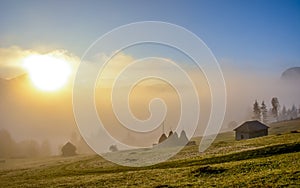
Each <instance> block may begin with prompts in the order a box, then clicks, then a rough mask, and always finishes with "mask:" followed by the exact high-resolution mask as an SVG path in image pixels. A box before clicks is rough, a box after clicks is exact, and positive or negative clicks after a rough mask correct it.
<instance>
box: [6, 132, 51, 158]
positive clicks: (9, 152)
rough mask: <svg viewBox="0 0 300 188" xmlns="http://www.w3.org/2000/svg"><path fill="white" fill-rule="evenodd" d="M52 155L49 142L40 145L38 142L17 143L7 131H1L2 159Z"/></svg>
mask: <svg viewBox="0 0 300 188" xmlns="http://www.w3.org/2000/svg"><path fill="white" fill-rule="evenodd" d="M50 155H51V146H50V143H49V142H48V140H45V141H43V142H42V143H38V142H37V141H36V140H24V141H21V142H16V141H15V140H14V139H13V138H12V136H11V134H10V133H9V132H8V131H7V130H5V129H1V130H0V158H29V157H40V156H50Z"/></svg>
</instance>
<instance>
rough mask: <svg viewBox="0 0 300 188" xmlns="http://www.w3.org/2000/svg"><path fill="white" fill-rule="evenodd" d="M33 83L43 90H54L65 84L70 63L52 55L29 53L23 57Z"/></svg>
mask: <svg viewBox="0 0 300 188" xmlns="http://www.w3.org/2000/svg"><path fill="white" fill-rule="evenodd" d="M23 66H24V68H25V69H26V70H27V71H28V73H29V77H30V79H31V81H32V82H33V84H34V85H35V86H36V87H37V88H38V89H40V90H43V91H56V90H58V89H60V88H62V87H63V86H65V85H66V83H67V81H68V79H69V77H70V73H71V66H70V63H68V62H67V61H65V60H64V59H62V58H58V57H55V56H52V55H30V56H28V57H26V58H25V59H24V62H23Z"/></svg>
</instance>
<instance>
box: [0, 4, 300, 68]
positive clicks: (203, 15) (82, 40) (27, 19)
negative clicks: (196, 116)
mask: <svg viewBox="0 0 300 188" xmlns="http://www.w3.org/2000/svg"><path fill="white" fill-rule="evenodd" d="M0 5H1V6H0V23H1V29H0V47H1V48H7V47H10V46H13V45H16V46H20V47H22V48H24V49H35V48H46V49H47V48H50V49H57V48H59V49H66V50H68V51H70V52H71V53H74V54H75V55H77V56H79V57H80V56H81V55H82V54H83V52H84V50H85V49H86V48H87V47H88V46H89V45H90V44H91V43H92V42H93V41H94V40H95V39H97V38H98V37H100V36H101V35H103V34H104V33H106V32H108V31H110V30H111V29H113V28H115V27H118V26H120V25H124V24H128V23H131V22H137V21H146V20H155V21H165V22H170V23H174V24H177V25H180V26H183V27H185V28H187V29H188V30H190V31H192V32H193V33H195V34H196V35H198V36H199V37H200V38H201V39H202V40H203V41H204V42H205V43H206V44H207V45H208V47H209V48H210V49H211V50H212V51H213V53H214V55H215V56H216V57H217V58H218V59H219V60H223V59H226V60H228V61H230V62H231V64H233V65H235V66H237V67H240V68H242V69H249V68H252V69H260V70H263V71H275V72H280V71H283V70H284V69H286V68H288V67H292V66H300V53H299V52H300V21H299V20H300V1H275V0H272V1H170V0H165V1H156V0H154V1H88V2H83V1H6V2H5V1H1V3H0Z"/></svg>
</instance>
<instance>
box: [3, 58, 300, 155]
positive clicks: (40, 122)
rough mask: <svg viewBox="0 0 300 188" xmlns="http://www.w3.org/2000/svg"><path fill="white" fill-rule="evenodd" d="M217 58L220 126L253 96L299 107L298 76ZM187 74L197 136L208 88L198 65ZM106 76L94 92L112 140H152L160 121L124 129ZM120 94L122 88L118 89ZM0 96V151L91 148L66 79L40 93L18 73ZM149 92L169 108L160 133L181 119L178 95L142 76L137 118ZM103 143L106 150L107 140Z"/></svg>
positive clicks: (145, 110) (144, 114)
mask: <svg viewBox="0 0 300 188" xmlns="http://www.w3.org/2000/svg"><path fill="white" fill-rule="evenodd" d="M125 59H126V58H125ZM129 59H130V58H129ZM123 60H124V59H123ZM220 64H221V67H222V71H223V74H224V79H225V83H226V90H227V109H226V114H225V119H224V122H223V125H222V130H221V131H230V130H232V128H233V127H232V124H231V125H230V123H232V122H236V123H237V124H240V123H242V122H243V121H246V120H249V119H251V118H252V116H253V113H252V106H253V103H254V101H255V100H258V102H259V103H260V104H261V102H262V101H265V103H266V105H267V107H268V108H271V99H272V97H277V98H278V99H279V102H280V105H281V107H282V106H283V105H285V106H286V107H287V108H290V107H291V106H292V105H293V104H295V105H296V106H297V108H298V107H299V104H300V98H299V96H300V87H299V83H300V82H289V81H286V80H282V79H280V74H277V73H273V72H263V71H254V70H243V69H240V68H236V67H233V66H228V65H225V64H222V62H221V63H220ZM114 69H115V68H114ZM145 70H147V69H145ZM163 70H164V69H163V68H161V69H158V70H157V71H163ZM139 71H140V69H139ZM283 71H284V70H282V72H283ZM188 74H189V75H190V77H191V79H192V80H193V81H194V83H195V86H196V88H197V92H198V93H199V101H200V107H201V113H200V121H199V124H198V128H197V130H196V133H195V134H194V136H200V135H202V134H203V131H204V129H205V128H206V125H207V122H208V119H209V115H210V110H211V108H210V105H211V93H210V90H209V84H208V82H207V80H206V79H205V75H204V74H203V73H202V72H201V71H200V70H196V71H195V69H193V68H190V69H188ZM109 76H113V73H112V72H110V74H107V76H106V77H105V79H104V81H105V84H104V86H103V85H102V86H101V84H100V85H98V86H97V89H96V93H95V96H96V98H95V99H96V100H95V101H96V107H97V111H98V114H99V117H100V118H101V119H102V121H103V122H104V124H105V128H106V129H107V130H108V131H109V132H110V133H111V135H112V136H113V137H115V138H117V140H119V141H122V142H124V143H126V144H128V145H138V146H151V145H152V144H154V143H157V141H158V138H159V137H160V135H161V134H162V133H163V129H162V127H161V126H160V127H158V128H157V129H155V130H153V131H151V132H149V133H148V134H139V133H136V132H134V131H128V130H127V129H124V127H122V126H120V125H121V124H120V122H118V119H117V118H116V117H115V115H114V113H113V111H112V106H111V102H110V101H111V100H110V99H111V98H110V97H111V88H110V87H109V86H108V85H109V84H108V83H112V82H111V81H108V80H109ZM175 76H176V75H175ZM102 81H103V80H102ZM100 83H101V81H100ZM180 87H185V86H184V85H181V86H180ZM83 92H84V91H83ZM186 92H189V91H186ZM119 95H125V94H124V93H122V90H120V91H119ZM216 95H217V94H216ZM0 97H1V105H0V118H1V124H0V141H1V142H0V144H1V145H0V157H36V156H45V155H50V154H52V155H59V154H60V149H61V147H62V146H63V145H64V144H65V143H66V142H68V141H71V142H72V143H73V144H74V145H76V147H77V153H91V152H92V151H91V149H89V147H88V146H87V145H86V143H85V142H84V140H83V139H82V137H81V136H80V133H79V132H80V131H79V130H78V127H77V125H76V121H75V118H74V115H73V108H72V87H71V84H70V85H69V86H68V87H66V88H64V89H62V90H60V91H57V92H53V93H45V92H41V91H38V90H37V89H36V88H34V86H33V85H32V84H31V82H30V79H29V78H28V75H21V76H18V77H16V78H14V79H9V80H5V79H1V80H0ZM153 98H161V99H163V100H164V102H165V104H166V106H167V108H168V111H167V115H166V117H165V120H164V131H165V133H168V132H169V131H171V130H172V131H174V130H176V125H177V123H178V121H179V119H180V100H179V97H178V94H177V93H176V91H175V90H174V88H172V86H171V85H169V84H167V83H164V82H163V81H157V80H145V81H143V82H141V83H139V84H138V85H137V86H136V87H135V88H134V89H133V90H132V93H131V94H130V97H129V101H130V107H131V109H132V112H133V114H134V115H135V116H136V118H138V119H144V120H145V119H147V118H149V116H150V115H151V114H150V113H149V106H148V104H149V102H150V101H151V99H153ZM83 100H84V99H83ZM192 102H193V101H191V103H192ZM124 109H125V108H124ZM92 123H95V122H91V124H92ZM187 127H188V125H187ZM91 136H101V133H97V132H94V134H93V135H91ZM140 140H142V141H140ZM107 144H110V143H107ZM106 149H107V151H108V149H109V145H108V146H107V148H106Z"/></svg>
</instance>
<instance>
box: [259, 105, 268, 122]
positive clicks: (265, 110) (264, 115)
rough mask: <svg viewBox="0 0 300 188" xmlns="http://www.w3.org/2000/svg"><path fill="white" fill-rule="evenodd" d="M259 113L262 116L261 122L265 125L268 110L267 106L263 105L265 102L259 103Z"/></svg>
mask: <svg viewBox="0 0 300 188" xmlns="http://www.w3.org/2000/svg"><path fill="white" fill-rule="evenodd" d="M260 111H261V115H262V121H263V122H264V123H266V122H267V121H268V117H267V114H268V110H267V106H266V105H265V101H263V102H262V103H261V107H260Z"/></svg>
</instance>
